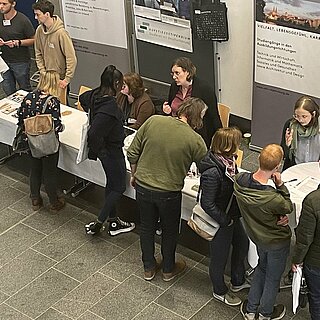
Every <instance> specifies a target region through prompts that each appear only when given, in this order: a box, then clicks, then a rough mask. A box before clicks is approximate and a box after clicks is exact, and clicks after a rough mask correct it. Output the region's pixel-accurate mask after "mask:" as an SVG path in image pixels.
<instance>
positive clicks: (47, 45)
mask: <svg viewBox="0 0 320 320" xmlns="http://www.w3.org/2000/svg"><path fill="white" fill-rule="evenodd" d="M53 19H54V22H53V25H52V26H51V27H50V28H49V29H46V27H45V26H44V25H43V24H40V25H39V26H38V28H37V30H36V34H35V55H36V62H37V66H38V69H39V71H40V73H45V72H46V71H55V72H57V73H59V75H60V79H61V80H64V79H65V80H66V81H67V82H68V83H70V81H71V79H72V78H73V75H74V71H75V69H76V65H77V58H76V54H75V51H74V48H73V44H72V41H71V38H70V36H69V34H68V32H67V31H66V30H65V28H64V26H63V22H62V21H61V19H60V18H59V17H58V16H53Z"/></svg>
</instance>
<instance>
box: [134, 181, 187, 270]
mask: <svg viewBox="0 0 320 320" xmlns="http://www.w3.org/2000/svg"><path fill="white" fill-rule="evenodd" d="M181 198H182V196H181V191H167V192H166V191H164V192H159V191H153V190H150V189H146V188H143V187H141V186H139V185H137V186H136V199H137V203H138V206H139V211H140V245H141V251H142V261H143V265H144V270H145V271H150V270H152V269H153V268H154V267H155V266H156V261H155V258H154V235H155V232H156V228H157V222H158V221H159V218H160V222H161V229H162V238H161V253H162V258H163V272H172V270H173V267H174V265H175V254H176V246H177V240H178V234H179V224H180V217H181Z"/></svg>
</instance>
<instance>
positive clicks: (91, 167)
mask: <svg viewBox="0 0 320 320" xmlns="http://www.w3.org/2000/svg"><path fill="white" fill-rule="evenodd" d="M25 94H26V92H25V91H22V90H19V91H17V92H16V96H19V95H21V96H24V95H25ZM15 100H16V101H15ZM20 100H21V99H20ZM19 105H20V103H19V99H16V98H14V97H13V100H11V99H8V98H4V99H2V100H0V142H1V143H4V144H7V145H10V146H12V143H13V139H14V137H15V134H16V129H17V125H16V123H17V118H16V117H14V115H15V114H16V111H13V112H11V113H10V114H6V113H4V112H2V110H4V109H5V108H6V106H14V107H15V109H17V108H18V107H19ZM3 106H4V107H3ZM2 107H3V108H2ZM1 108H2V109H1ZM65 111H68V112H65ZM86 120H87V115H86V113H85V112H83V111H79V110H77V109H75V108H71V107H68V106H65V105H61V121H62V123H63V124H64V126H65V129H64V131H63V132H61V133H60V134H59V140H60V143H61V144H60V150H59V162H58V167H59V168H60V169H62V170H64V171H66V172H68V173H71V174H73V175H75V176H77V177H79V178H82V179H84V180H87V181H90V182H92V183H94V184H97V185H99V186H102V187H104V186H105V183H106V178H105V174H104V171H103V168H102V165H101V162H100V161H99V160H98V161H92V160H85V161H83V162H82V163H80V164H76V158H77V154H78V150H79V147H80V138H81V129H82V125H83V124H84V123H85V122H86ZM126 164H127V179H126V183H127V187H126V191H125V193H124V195H126V196H128V197H130V198H133V199H135V190H134V188H132V187H131V185H130V183H129V181H130V165H129V163H128V161H127V160H126ZM196 184H199V179H198V178H188V177H187V178H186V179H185V186H184V188H183V190H182V193H183V197H182V218H183V219H185V220H188V218H189V217H190V215H191V210H192V208H193V206H194V205H195V198H196V196H197V192H196V191H194V190H192V187H193V186H194V185H196Z"/></svg>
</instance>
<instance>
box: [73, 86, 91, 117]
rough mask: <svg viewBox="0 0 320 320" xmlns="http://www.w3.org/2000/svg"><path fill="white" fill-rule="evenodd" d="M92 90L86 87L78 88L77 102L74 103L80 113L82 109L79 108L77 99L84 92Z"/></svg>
mask: <svg viewBox="0 0 320 320" xmlns="http://www.w3.org/2000/svg"><path fill="white" fill-rule="evenodd" d="M91 89H92V88H89V87H86V86H80V88H79V93H78V101H77V102H76V105H77V109H78V110H80V111H84V110H83V108H82V107H81V103H80V101H79V97H80V96H81V95H82V94H83V93H84V92H86V91H89V90H91Z"/></svg>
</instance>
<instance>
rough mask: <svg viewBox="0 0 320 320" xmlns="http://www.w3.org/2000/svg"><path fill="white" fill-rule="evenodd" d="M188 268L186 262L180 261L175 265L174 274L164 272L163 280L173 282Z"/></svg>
mask: <svg viewBox="0 0 320 320" xmlns="http://www.w3.org/2000/svg"><path fill="white" fill-rule="evenodd" d="M186 268H187V264H186V262H185V261H184V260H182V259H181V260H180V261H178V262H176V263H175V265H174V267H173V270H172V272H163V273H162V279H163V281H166V282H167V281H171V280H173V279H174V278H176V277H177V276H178V275H179V274H182V273H183V272H184V271H185V270H186Z"/></svg>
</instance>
